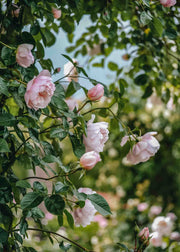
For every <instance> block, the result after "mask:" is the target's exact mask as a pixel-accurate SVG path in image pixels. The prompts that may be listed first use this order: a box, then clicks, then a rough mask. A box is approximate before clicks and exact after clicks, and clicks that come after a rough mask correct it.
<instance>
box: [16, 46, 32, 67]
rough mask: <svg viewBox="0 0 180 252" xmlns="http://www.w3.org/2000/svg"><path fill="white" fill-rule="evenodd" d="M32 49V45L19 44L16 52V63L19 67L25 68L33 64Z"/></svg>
mask: <svg viewBox="0 0 180 252" xmlns="http://www.w3.org/2000/svg"><path fill="white" fill-rule="evenodd" d="M32 49H33V45H31V44H21V45H19V46H18V48H17V52H16V62H17V63H18V64H19V65H20V66H22V67H24V68H27V67H29V66H30V65H31V64H33V63H34V56H33V55H32V53H31V50H32Z"/></svg>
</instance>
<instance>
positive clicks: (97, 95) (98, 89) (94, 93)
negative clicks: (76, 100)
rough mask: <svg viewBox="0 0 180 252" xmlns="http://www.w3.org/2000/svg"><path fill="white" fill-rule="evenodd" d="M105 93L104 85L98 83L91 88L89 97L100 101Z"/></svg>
mask: <svg viewBox="0 0 180 252" xmlns="http://www.w3.org/2000/svg"><path fill="white" fill-rule="evenodd" d="M103 95H104V87H103V85H101V84H97V85H96V86H95V87H93V88H91V89H90V90H89V91H88V93H87V97H88V98H89V100H91V101H98V100H100V99H101V97H102V96H103Z"/></svg>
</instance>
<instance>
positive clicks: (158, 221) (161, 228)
mask: <svg viewBox="0 0 180 252" xmlns="http://www.w3.org/2000/svg"><path fill="white" fill-rule="evenodd" d="M172 228H173V222H172V221H171V219H170V218H169V217H164V216H158V217H156V218H155V219H154V221H153V223H152V230H153V231H157V232H158V233H160V234H161V235H165V236H168V235H170V233H171V231H172Z"/></svg>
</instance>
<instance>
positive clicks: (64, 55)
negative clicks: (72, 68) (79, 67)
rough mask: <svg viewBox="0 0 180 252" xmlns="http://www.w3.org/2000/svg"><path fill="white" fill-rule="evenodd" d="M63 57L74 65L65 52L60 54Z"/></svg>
mask: <svg viewBox="0 0 180 252" xmlns="http://www.w3.org/2000/svg"><path fill="white" fill-rule="evenodd" d="M61 55H62V56H63V57H64V58H66V59H67V60H69V61H70V62H71V63H72V64H73V65H74V61H73V60H72V59H71V58H70V57H69V56H68V55H66V54H61Z"/></svg>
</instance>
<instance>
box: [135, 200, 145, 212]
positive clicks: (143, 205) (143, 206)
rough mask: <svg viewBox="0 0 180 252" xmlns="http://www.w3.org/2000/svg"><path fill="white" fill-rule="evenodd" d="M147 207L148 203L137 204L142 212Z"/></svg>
mask: <svg viewBox="0 0 180 252" xmlns="http://www.w3.org/2000/svg"><path fill="white" fill-rule="evenodd" d="M147 208H148V203H146V202H142V203H140V204H139V205H138V206H137V209H138V211H139V212H143V211H145V210H146V209H147Z"/></svg>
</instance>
